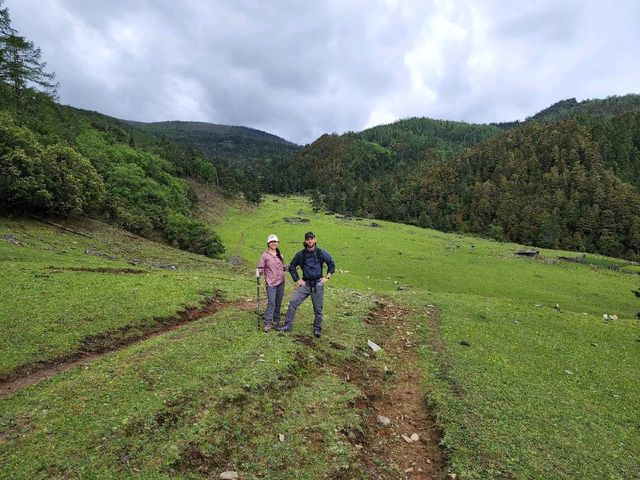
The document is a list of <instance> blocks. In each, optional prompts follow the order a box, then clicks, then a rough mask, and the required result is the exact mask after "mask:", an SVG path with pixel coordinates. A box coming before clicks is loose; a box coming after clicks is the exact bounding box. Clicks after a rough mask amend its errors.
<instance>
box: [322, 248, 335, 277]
mask: <svg viewBox="0 0 640 480" xmlns="http://www.w3.org/2000/svg"><path fill="white" fill-rule="evenodd" d="M322 259H323V261H324V263H326V264H327V275H326V278H327V280H328V279H329V278H331V275H332V274H333V272H335V271H336V264H335V263H334V261H333V258H331V255H329V252H327V251H326V250H322Z"/></svg>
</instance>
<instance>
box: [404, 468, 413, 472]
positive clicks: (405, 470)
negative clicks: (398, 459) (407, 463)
mask: <svg viewBox="0 0 640 480" xmlns="http://www.w3.org/2000/svg"><path fill="white" fill-rule="evenodd" d="M411 472H413V467H409V468H405V469H404V473H411Z"/></svg>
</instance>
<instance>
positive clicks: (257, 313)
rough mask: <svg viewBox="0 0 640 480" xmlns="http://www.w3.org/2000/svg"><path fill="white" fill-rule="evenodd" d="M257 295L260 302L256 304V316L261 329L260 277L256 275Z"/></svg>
mask: <svg viewBox="0 0 640 480" xmlns="http://www.w3.org/2000/svg"><path fill="white" fill-rule="evenodd" d="M256 296H257V297H258V303H257V305H256V317H257V320H256V322H257V324H258V330H260V277H256Z"/></svg>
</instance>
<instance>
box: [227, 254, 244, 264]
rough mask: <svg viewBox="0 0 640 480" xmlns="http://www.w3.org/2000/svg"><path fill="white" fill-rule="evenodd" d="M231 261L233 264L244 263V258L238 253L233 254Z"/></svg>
mask: <svg viewBox="0 0 640 480" xmlns="http://www.w3.org/2000/svg"><path fill="white" fill-rule="evenodd" d="M229 263H230V264H231V265H242V258H240V257H239V256H238V255H232V256H231V257H229Z"/></svg>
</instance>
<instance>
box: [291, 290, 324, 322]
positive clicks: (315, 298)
mask: <svg viewBox="0 0 640 480" xmlns="http://www.w3.org/2000/svg"><path fill="white" fill-rule="evenodd" d="M309 296H311V303H313V328H314V331H315V330H318V331H321V330H322V319H323V316H322V307H323V305H324V287H323V286H322V285H321V284H319V283H318V284H316V285H314V286H311V285H303V286H301V287H298V288H297V289H296V291H295V292H294V294H293V297H292V298H291V301H290V302H289V307H288V308H287V318H286V320H285V323H284V326H285V327H289V328H293V321H294V319H295V316H296V311H297V310H298V307H299V306H300V304H301V303H302V302H304V301H305V300H306V299H307V297H309Z"/></svg>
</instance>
